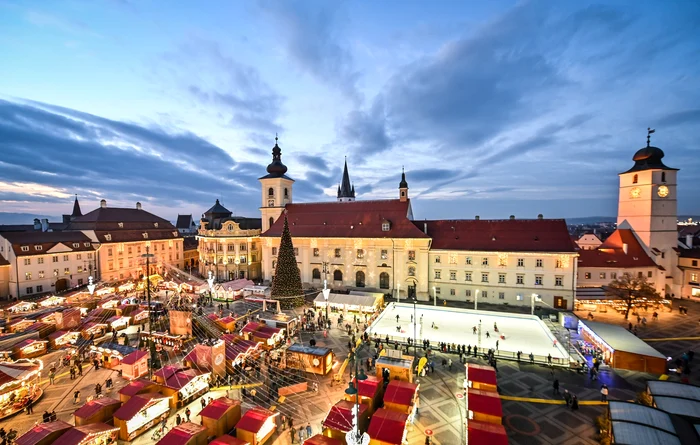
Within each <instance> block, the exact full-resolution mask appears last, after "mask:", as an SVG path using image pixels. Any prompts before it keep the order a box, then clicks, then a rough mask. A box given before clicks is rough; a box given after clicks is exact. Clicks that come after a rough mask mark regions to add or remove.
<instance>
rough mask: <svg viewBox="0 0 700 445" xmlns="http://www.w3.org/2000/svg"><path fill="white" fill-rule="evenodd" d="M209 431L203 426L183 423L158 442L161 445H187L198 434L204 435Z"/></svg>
mask: <svg viewBox="0 0 700 445" xmlns="http://www.w3.org/2000/svg"><path fill="white" fill-rule="evenodd" d="M206 430H207V427H205V426H202V425H197V424H196V423H192V422H185V423H181V424H180V425H178V426H176V427H175V428H173V429H172V430H170V431H168V434H166V435H165V436H163V438H162V439H160V440H159V441H158V444H160V445H186V444H187V442H189V441H190V440H192V438H194V437H195V436H197V435H198V434H201V433H203V432H204V431H206Z"/></svg>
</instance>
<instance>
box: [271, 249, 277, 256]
mask: <svg viewBox="0 0 700 445" xmlns="http://www.w3.org/2000/svg"><path fill="white" fill-rule="evenodd" d="M272 254H273V255H277V247H273V248H272Z"/></svg>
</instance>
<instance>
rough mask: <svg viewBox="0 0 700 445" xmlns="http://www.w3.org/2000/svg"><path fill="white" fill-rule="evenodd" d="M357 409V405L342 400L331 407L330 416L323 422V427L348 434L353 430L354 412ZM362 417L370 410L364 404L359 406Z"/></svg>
mask: <svg viewBox="0 0 700 445" xmlns="http://www.w3.org/2000/svg"><path fill="white" fill-rule="evenodd" d="M354 409H355V404H354V403H353V402H349V401H347V400H341V401H339V402H338V403H336V404H335V405H333V406H332V407H331V410H330V411H329V412H328V415H327V416H326V418H325V419H324V421H323V426H324V427H326V428H331V429H334V430H337V431H342V432H347V431H350V430H351V429H352V412H353V410H354ZM359 409H360V417H362V414H363V413H364V412H365V411H367V410H368V409H369V407H368V406H367V405H365V404H363V403H361V404H360V406H359Z"/></svg>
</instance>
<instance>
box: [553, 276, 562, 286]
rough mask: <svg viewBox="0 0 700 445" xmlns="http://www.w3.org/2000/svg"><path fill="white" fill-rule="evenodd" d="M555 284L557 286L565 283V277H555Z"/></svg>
mask: <svg viewBox="0 0 700 445" xmlns="http://www.w3.org/2000/svg"><path fill="white" fill-rule="evenodd" d="M554 285H555V286H563V285H564V277H554Z"/></svg>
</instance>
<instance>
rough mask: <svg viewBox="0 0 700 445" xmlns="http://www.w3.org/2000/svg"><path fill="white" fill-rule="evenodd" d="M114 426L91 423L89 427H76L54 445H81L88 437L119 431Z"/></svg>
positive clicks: (64, 434)
mask: <svg viewBox="0 0 700 445" xmlns="http://www.w3.org/2000/svg"><path fill="white" fill-rule="evenodd" d="M118 430H119V428H115V427H113V426H112V425H107V424H106V423H91V424H89V425H83V426H76V427H73V428H71V429H69V430H68V431H66V432H65V433H63V434H62V435H61V437H59V438H58V440H56V441H55V442H54V443H53V445H79V444H80V443H81V442H82V441H83V440H84V439H85V438H86V437H87V436H89V435H90V434H95V433H102V432H107V431H118Z"/></svg>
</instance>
